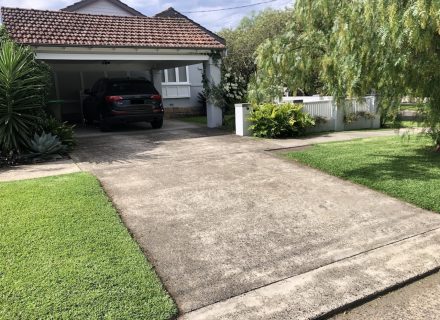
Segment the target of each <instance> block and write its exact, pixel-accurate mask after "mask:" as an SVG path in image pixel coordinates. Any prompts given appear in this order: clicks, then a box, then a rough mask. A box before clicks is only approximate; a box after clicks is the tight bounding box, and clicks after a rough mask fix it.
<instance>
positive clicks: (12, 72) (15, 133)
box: [0, 40, 46, 154]
mask: <svg viewBox="0 0 440 320" xmlns="http://www.w3.org/2000/svg"><path fill="white" fill-rule="evenodd" d="M45 77H46V75H45V74H44V72H43V71H42V69H41V66H40V65H39V63H38V62H36V60H35V55H34V53H33V52H32V50H31V49H30V48H28V47H25V46H19V45H17V44H15V43H13V42H12V41H10V40H4V41H2V42H1V44H0V151H1V152H3V153H4V154H9V153H10V152H11V151H12V152H16V153H19V152H20V151H23V150H24V149H26V148H27V147H28V142H29V140H30V138H31V137H32V134H33V133H34V132H35V129H36V127H37V125H38V123H39V120H40V118H41V114H42V113H41V110H42V105H43V99H44V98H43V97H44V95H45V86H44V82H45Z"/></svg>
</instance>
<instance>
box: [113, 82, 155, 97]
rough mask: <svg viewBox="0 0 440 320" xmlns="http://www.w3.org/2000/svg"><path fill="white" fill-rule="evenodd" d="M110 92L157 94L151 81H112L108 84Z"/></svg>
mask: <svg viewBox="0 0 440 320" xmlns="http://www.w3.org/2000/svg"><path fill="white" fill-rule="evenodd" d="M108 86H109V87H108V91H109V93H110V94H115V95H116V94H120V95H124V94H157V93H158V92H157V91H156V89H154V86H153V84H152V83H151V82H148V81H114V82H110V83H109V85H108Z"/></svg>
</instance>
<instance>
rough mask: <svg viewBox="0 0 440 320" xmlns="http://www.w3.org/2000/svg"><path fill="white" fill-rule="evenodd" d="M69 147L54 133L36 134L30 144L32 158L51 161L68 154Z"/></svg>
mask: <svg viewBox="0 0 440 320" xmlns="http://www.w3.org/2000/svg"><path fill="white" fill-rule="evenodd" d="M66 149H67V147H66V146H65V145H63V144H62V143H61V141H60V139H59V138H58V137H57V136H55V135H53V134H52V133H45V132H43V133H42V134H41V135H39V134H37V133H35V135H34V137H33V139H32V140H31V141H30V143H29V150H30V154H29V155H28V156H29V157H30V158H40V159H50V158H54V157H56V156H59V155H60V154H63V153H65V152H66Z"/></svg>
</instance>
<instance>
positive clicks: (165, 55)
mask: <svg viewBox="0 0 440 320" xmlns="http://www.w3.org/2000/svg"><path fill="white" fill-rule="evenodd" d="M2 19H3V23H4V24H5V26H6V29H7V31H8V33H9V35H10V36H11V38H12V39H14V41H16V42H18V43H22V44H27V45H30V46H32V47H33V49H34V51H35V52H36V57H37V58H38V59H40V60H43V61H45V62H47V63H48V64H49V65H50V66H51V69H52V71H53V77H54V84H55V85H54V88H53V89H52V94H51V97H52V98H54V99H57V100H59V99H62V100H63V101H64V105H63V114H64V115H67V116H68V117H71V118H74V117H78V118H81V114H82V112H81V110H82V106H81V103H82V100H83V98H84V94H83V92H84V90H85V89H89V88H90V87H91V86H92V85H93V83H94V82H95V81H96V80H97V79H99V78H103V77H136V78H139V77H142V78H146V79H148V80H150V81H152V82H153V83H154V85H155V87H156V88H157V89H158V90H159V91H160V92H162V87H161V84H162V79H161V70H163V69H168V68H174V67H180V66H187V65H192V64H199V63H203V68H204V73H205V75H206V77H207V79H208V80H209V81H210V82H211V83H212V84H218V83H219V82H220V77H221V74H220V68H219V62H218V61H217V60H216V59H213V57H214V56H216V57H218V56H219V55H221V54H222V53H223V52H224V49H225V46H224V44H223V43H221V42H219V41H218V39H216V38H215V37H214V36H213V35H212V34H211V33H210V32H208V31H207V30H206V29H204V28H202V27H200V26H199V25H197V24H195V23H193V22H192V21H191V20H188V19H184V18H161V17H153V18H149V17H121V16H118V17H116V16H104V15H90V14H81V13H75V12H65V11H43V10H28V9H15V8H14V9H13V8H2ZM175 90H179V88H178V87H176V88H175ZM207 118H208V119H207V120H208V121H207V123H208V127H211V128H213V127H218V126H221V124H222V111H221V109H220V108H218V107H217V106H215V105H214V104H213V103H211V102H209V101H208V103H207Z"/></svg>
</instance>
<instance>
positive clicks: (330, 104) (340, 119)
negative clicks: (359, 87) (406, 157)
mask: <svg viewBox="0 0 440 320" xmlns="http://www.w3.org/2000/svg"><path fill="white" fill-rule="evenodd" d="M286 102H295V103H302V104H303V105H304V107H303V110H304V111H305V112H307V113H308V114H310V115H311V116H314V117H322V118H324V119H326V121H327V123H326V124H323V125H321V126H320V127H317V128H315V131H326V130H336V131H340V130H350V129H366V128H379V127H380V116H379V114H378V112H377V103H376V102H377V99H376V97H375V96H366V97H364V98H363V99H360V100H357V99H348V100H346V101H345V103H344V105H343V106H340V107H338V105H337V103H336V102H335V101H334V99H333V97H327V96H325V97H323V96H311V97H300V96H296V97H283V98H282V100H281V101H280V103H286ZM358 112H368V113H371V114H374V115H375V119H374V120H372V119H359V120H358V121H356V122H353V123H350V124H346V123H345V121H344V115H345V114H347V113H358Z"/></svg>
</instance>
